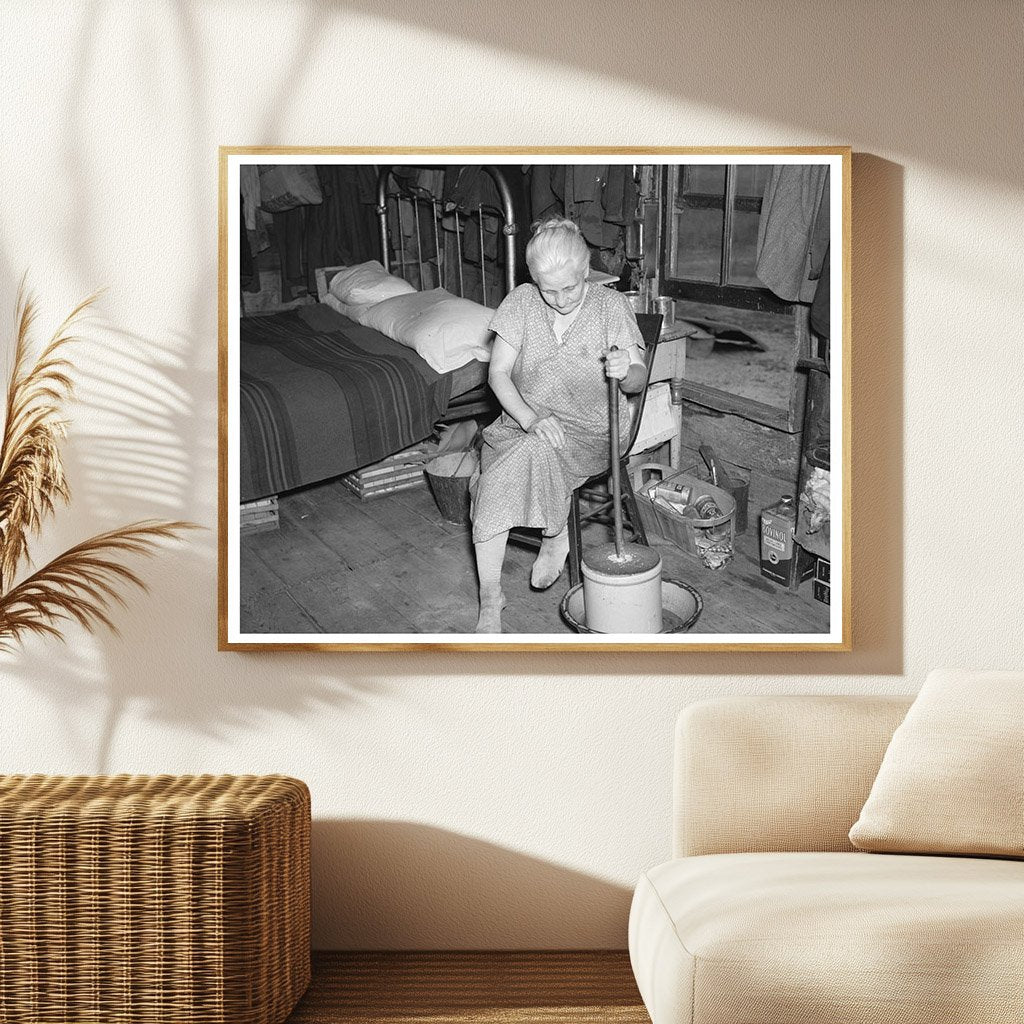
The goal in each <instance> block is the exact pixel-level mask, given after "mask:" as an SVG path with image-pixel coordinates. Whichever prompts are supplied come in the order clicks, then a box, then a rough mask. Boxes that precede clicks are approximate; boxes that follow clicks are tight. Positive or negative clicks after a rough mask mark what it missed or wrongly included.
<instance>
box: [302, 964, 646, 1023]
mask: <svg viewBox="0 0 1024 1024" xmlns="http://www.w3.org/2000/svg"><path fill="white" fill-rule="evenodd" d="M348 1021H358V1022H364V1024H369V1022H374V1024H414V1022H415V1024H532V1022H544V1024H577V1022H583V1021H586V1022H589V1024H649V1020H648V1017H647V1014H646V1012H645V1011H644V1008H643V1005H642V1004H641V1001H640V996H639V994H638V992H637V990H636V984H635V983H634V981H633V975H632V972H631V971H630V968H629V957H628V954H626V953H625V952H620V951H607V950H599V951H592V952H534V953H531V952H507V953H490V952H488V953H423V952H420V953H405V952H403V953H318V954H316V955H315V956H314V961H313V984H312V985H311V987H310V990H309V992H308V993H307V994H306V996H305V997H304V998H303V1000H302V1002H301V1003H300V1004H299V1006H298V1008H297V1009H296V1011H295V1013H294V1014H293V1015H292V1016H291V1017H290V1018H289V1022H288V1024H345V1022H348Z"/></svg>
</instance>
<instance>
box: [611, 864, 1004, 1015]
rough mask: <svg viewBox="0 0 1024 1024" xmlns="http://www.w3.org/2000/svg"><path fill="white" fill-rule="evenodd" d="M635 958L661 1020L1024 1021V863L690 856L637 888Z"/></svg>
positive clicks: (632, 934) (651, 1009)
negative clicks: (1023, 980)
mask: <svg viewBox="0 0 1024 1024" xmlns="http://www.w3.org/2000/svg"><path fill="white" fill-rule="evenodd" d="M629 950H630V959H631V961H632V965H633V970H634V973H635V975H636V979H637V984H638V986H639V988H640V993H641V995H642V996H643V999H644V1003H645V1005H646V1006H647V1011H648V1013H649V1014H650V1016H651V1020H652V1021H653V1024H724V1022H730V1024H739V1022H744V1024H746V1022H756V1024H797V1022H804V1021H813V1022H814V1024H833V1022H834V1024H883V1022H884V1024H897V1022H899V1024H904V1022H933V1021H957V1022H958V1024H993V1022H995V1021H1014V1020H1016V1021H1019V1020H1024V986H1022V985H1021V982H1020V979H1021V976H1022V974H1024V863H1021V862H1019V861H1010V860H979V859H968V858H948V857H918V856H899V857H897V856H886V855H881V856H866V855H862V854H858V853H737V854H713V855H709V856H702V857H684V858H681V859H679V860H674V861H670V862H668V863H667V864H662V865H661V866H660V867H657V868H654V869H653V870H651V871H649V872H647V874H646V875H644V877H643V878H641V880H640V883H639V885H638V886H637V890H636V894H635V896H634V898H633V908H632V911H631V914H630V926H629Z"/></svg>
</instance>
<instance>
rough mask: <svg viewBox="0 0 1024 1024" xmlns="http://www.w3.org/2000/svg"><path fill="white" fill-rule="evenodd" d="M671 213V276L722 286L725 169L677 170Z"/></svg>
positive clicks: (691, 167) (696, 166) (697, 166)
mask: <svg viewBox="0 0 1024 1024" xmlns="http://www.w3.org/2000/svg"><path fill="white" fill-rule="evenodd" d="M677 173H678V175H679V177H678V184H677V189H676V193H675V203H674V209H673V211H672V260H671V263H670V265H671V267H672V270H673V276H674V277H675V278H676V279H677V280H682V281H707V282H711V283H713V284H720V283H721V272H722V241H723V238H722V228H723V225H724V223H725V166H724V165H718V164H714V165H712V164H687V165H684V166H682V167H680V168H678V172H677Z"/></svg>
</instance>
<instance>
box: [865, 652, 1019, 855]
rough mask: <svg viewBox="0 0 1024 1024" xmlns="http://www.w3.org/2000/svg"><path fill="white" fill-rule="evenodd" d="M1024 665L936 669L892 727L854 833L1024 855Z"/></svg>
mask: <svg viewBox="0 0 1024 1024" xmlns="http://www.w3.org/2000/svg"><path fill="white" fill-rule="evenodd" d="M1022 764H1024V672H960V671H953V670H948V669H946V670H941V671H935V672H932V673H930V674H929V676H928V678H927V679H926V680H925V684H924V686H923V687H922V688H921V692H920V694H918V697H917V699H916V700H915V701H914V703H913V705H911V708H910V711H909V712H908V713H907V717H906V718H905V719H904V721H903V723H902V724H901V725H900V726H899V728H898V729H897V730H896V732H895V733H894V734H893V737H892V740H891V742H890V743H889V748H888V750H886V752H885V756H884V757H883V759H882V764H881V767H880V768H879V770H878V776H877V777H876V779H875V782H874V785H873V786H872V788H871V792H870V794H869V795H868V799H867V802H866V803H865V804H864V808H863V810H862V811H861V814H860V818H859V819H858V820H857V822H856V823H855V824H854V826H853V828H852V829H851V830H850V841H851V842H852V843H853V845H854V846H856V847H859V848H860V849H862V850H870V851H872V852H876V853H946V854H964V855H973V856H991V857H1024V772H1022V770H1021V765H1022Z"/></svg>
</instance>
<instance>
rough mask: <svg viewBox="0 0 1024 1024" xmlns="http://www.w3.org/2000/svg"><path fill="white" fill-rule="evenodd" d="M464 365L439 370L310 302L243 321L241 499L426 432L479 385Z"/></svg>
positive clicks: (474, 371) (481, 376)
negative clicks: (456, 400) (449, 370)
mask: <svg viewBox="0 0 1024 1024" xmlns="http://www.w3.org/2000/svg"><path fill="white" fill-rule="evenodd" d="M486 377H487V366H486V364H484V363H480V362H477V361H475V360H474V361H472V362H470V363H467V364H466V365H465V366H464V367H461V368H460V369H458V370H455V371H454V372H452V373H447V374H439V373H437V372H435V371H434V370H433V369H431V368H430V367H429V366H428V365H427V364H426V363H425V362H424V361H423V359H421V358H420V357H419V356H418V355H417V354H416V353H415V352H414V351H413V350H412V349H409V348H405V347H404V346H402V345H399V344H398V343H397V342H395V341H392V340H391V339H390V338H388V337H385V336H384V335H383V334H381V333H380V332H379V331H375V330H373V329H372V328H369V327H362V326H360V325H359V324H357V323H355V322H354V321H352V320H349V319H348V318H347V317H344V316H342V315H341V314H340V313H338V312H336V311H335V310H333V309H331V308H330V307H329V306H326V305H323V304H318V305H311V306H302V307H299V308H297V309H293V310H289V311H287V312H283V313H274V314H271V315H269V316H250V317H243V318H242V320H241V350H240V378H241V379H240V384H241V387H240V396H241V397H240V406H239V411H240V416H239V430H240V439H239V449H240V452H239V454H240V459H239V463H240V488H241V500H242V501H243V502H244V501H253V500H255V499H257V498H262V497H265V496H266V495H269V494H277V493H280V492H281V491H287V490H291V489H292V488H295V487H301V486H303V485H305V484H311V483H316V482H317V481H320V480H326V479H328V478H330V477H334V476H338V475H339V474H341V473H348V472H350V471H351V470H353V469H358V468H360V467H361V466H366V465H369V464H370V463H373V462H378V461H380V460H381V459H383V458H385V457H386V456H388V455H391V454H393V453H394V452H397V451H401V450H402V449H403V448H407V447H409V445H412V444H416V443H417V442H418V441H422V440H423V439H424V438H425V437H427V436H429V435H430V433H431V432H432V430H433V428H434V425H435V424H436V423H437V421H438V420H439V419H440V418H441V417H442V416H444V414H445V411H446V410H447V408H448V405H449V403H450V402H451V400H452V399H453V398H455V397H457V396H458V395H461V394H465V393H466V392H468V391H470V390H471V389H472V388H474V387H476V386H478V385H479V384H481V383H483V381H484V380H486Z"/></svg>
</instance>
